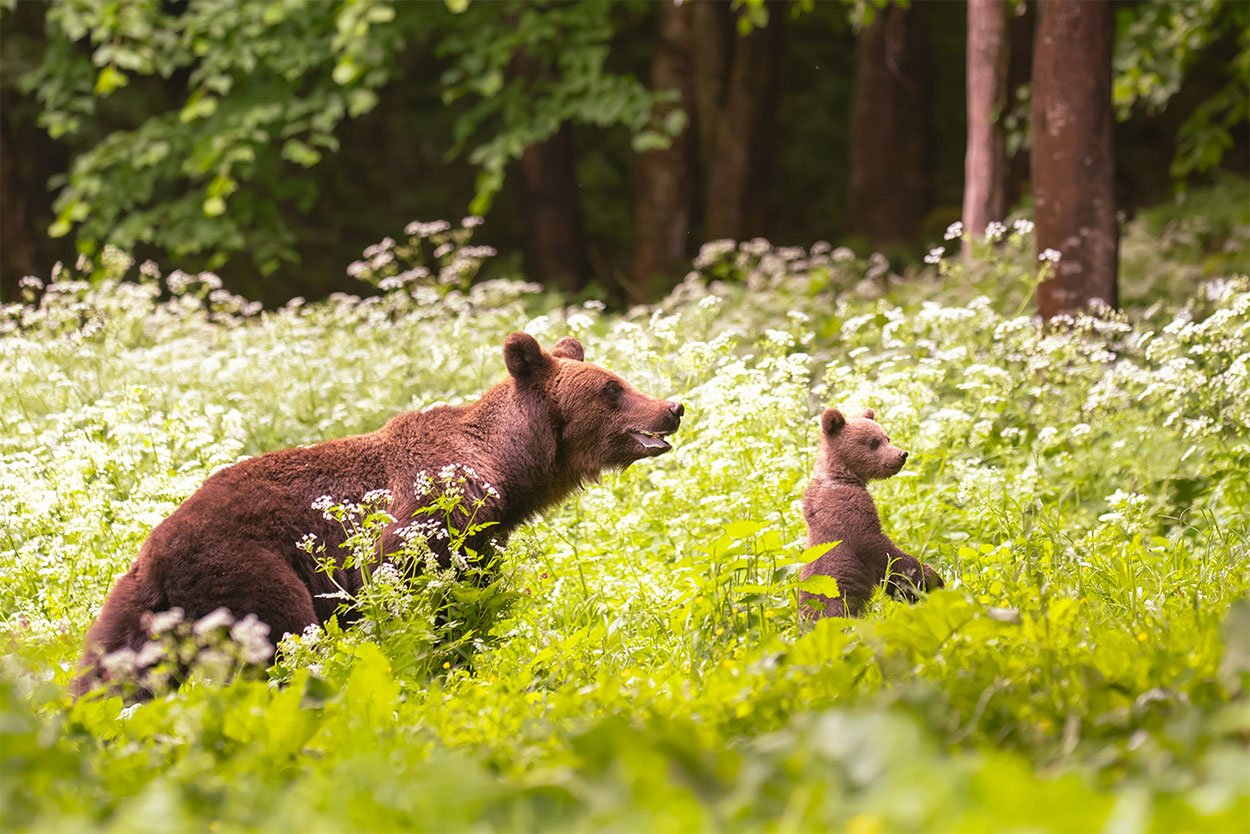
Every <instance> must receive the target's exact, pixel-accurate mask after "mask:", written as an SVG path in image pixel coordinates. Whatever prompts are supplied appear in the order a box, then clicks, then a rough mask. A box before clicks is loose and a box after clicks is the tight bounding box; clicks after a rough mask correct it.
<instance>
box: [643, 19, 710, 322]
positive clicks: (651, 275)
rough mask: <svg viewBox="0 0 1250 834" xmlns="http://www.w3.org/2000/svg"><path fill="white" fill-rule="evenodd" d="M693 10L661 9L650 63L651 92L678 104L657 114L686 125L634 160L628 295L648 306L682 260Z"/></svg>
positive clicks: (689, 161) (690, 161) (689, 193)
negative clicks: (681, 116) (682, 117)
mask: <svg viewBox="0 0 1250 834" xmlns="http://www.w3.org/2000/svg"><path fill="white" fill-rule="evenodd" d="M693 22H694V9H693V7H692V4H690V3H685V4H682V5H680V6H679V5H677V4H676V3H672V2H669V3H665V4H664V5H663V6H662V7H661V9H660V40H659V43H658V44H657V46H656V50H655V55H654V56H653V57H652V59H651V89H652V90H671V91H673V92H675V93H676V94H677V100H676V101H675V102H674V103H673V104H671V105H667V106H666V107H665V108H664V109H663V110H661V111H660V113H659V114H658V117H659V118H661V119H663V118H665V117H667V116H668V114H669V113H671V112H673V111H674V110H677V109H680V110H684V111H685V113H686V115H687V116H688V117H689V118H690V123H688V124H687V125H686V129H685V130H683V131H682V132H681V134H680V135H678V136H674V137H673V140H672V143H671V144H670V145H669V146H668V147H667V148H664V149H661V150H652V151H646V152H645V153H643V154H642V155H641V156H640V157H639V160H638V179H637V192H636V197H635V200H634V261H633V267H632V269H631V270H630V275H631V279H632V280H631V284H632V286H631V287H630V295H631V297H632V300H634V301H640V302H641V301H650V300H653V299H654V298H655V297H657V296H658V295H660V293H662V292H663V291H664V290H666V289H668V288H669V287H671V286H672V285H673V280H672V279H673V278H674V277H675V273H676V271H677V268H678V265H679V264H680V263H681V262H682V261H683V260H684V259H685V257H686V252H687V245H688V239H689V237H690V215H691V209H692V205H691V201H692V198H693V196H694V168H695V159H696V154H695V137H696V129H695V124H694V119H695V113H696V109H697V108H696V104H695V91H694V73H693V66H692V64H693V60H694V56H693V54H692V46H693V33H692V30H693Z"/></svg>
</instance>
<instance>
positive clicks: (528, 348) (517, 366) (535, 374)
mask: <svg viewBox="0 0 1250 834" xmlns="http://www.w3.org/2000/svg"><path fill="white" fill-rule="evenodd" d="M503 363H504V364H505V365H507V366H508V373H510V374H512V378H513V379H515V380H517V381H518V382H530V381H532V380H535V379H538V378H539V377H540V376H542V375H543V374H545V373H546V372H547V370H548V369H549V368H550V367H551V357H550V356H548V355H547V353H546V352H545V351H543V349H542V346H541V345H540V344H538V340H537V339H535V338H534V337H533V336H531V335H530V334H528V333H519V332H518V333H513V334H512V335H511V336H509V337H508V338H507V339H505V340H504V343H503Z"/></svg>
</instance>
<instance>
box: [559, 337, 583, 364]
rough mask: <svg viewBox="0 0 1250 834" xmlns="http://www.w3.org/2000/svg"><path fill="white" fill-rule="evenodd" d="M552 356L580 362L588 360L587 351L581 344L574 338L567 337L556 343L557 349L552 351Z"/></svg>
mask: <svg viewBox="0 0 1250 834" xmlns="http://www.w3.org/2000/svg"><path fill="white" fill-rule="evenodd" d="M551 355H552V356H554V357H556V358H557V359H576V360H577V361H578V362H581V361H582V360H583V359H585V358H586V350H585V348H583V347H582V343H581V342H579V341H577V340H576V339H574V338H573V337H572V336H565V337H564V338H563V339H561V340H560V341H558V342H556V344H555V347H553V348H552V349H551Z"/></svg>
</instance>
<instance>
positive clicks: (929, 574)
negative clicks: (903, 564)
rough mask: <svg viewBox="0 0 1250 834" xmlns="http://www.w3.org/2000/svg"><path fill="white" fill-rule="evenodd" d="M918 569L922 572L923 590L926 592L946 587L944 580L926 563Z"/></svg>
mask: <svg viewBox="0 0 1250 834" xmlns="http://www.w3.org/2000/svg"><path fill="white" fill-rule="evenodd" d="M920 567H921V569H922V570H923V571H924V589H925V590H926V591H936V590H937V589H938V588H945V587H946V580H944V579H942V575H941V574H940V573H938V572H937V571H935V570H934V569H933V568H932V567H931V566H930V565H929V564H928V563H927V562H926V563H925V564H923V565H921V566H920Z"/></svg>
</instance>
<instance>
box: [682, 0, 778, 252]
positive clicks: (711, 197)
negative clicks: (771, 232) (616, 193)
mask: <svg viewBox="0 0 1250 834" xmlns="http://www.w3.org/2000/svg"><path fill="white" fill-rule="evenodd" d="M694 6H695V9H694V27H695V63H696V76H697V80H696V90H695V97H696V100H697V102H698V113H699V132H700V146H701V148H702V151H703V170H704V175H705V178H706V191H705V194H706V202H705V217H704V236H705V237H706V238H708V239H709V240H711V239H716V238H733V239H740V238H743V237H747V236H750V235H753V234H763V233H764V232H765V231H766V229H765V228H764V226H765V223H766V221H767V216H766V215H767V212H766V206H767V195H768V190H769V182H768V180H769V177H768V174H769V162H770V160H769V156H770V154H771V150H772V138H773V135H774V133H775V132H776V98H777V84H778V79H779V73H780V59H781V52H782V42H783V38H784V33H785V15H786V3H785V0H767V2H766V3H765V8H767V10H768V25H767V26H766V27H764V28H762V29H753V30H751V32H750V33H749V34H747V35H745V36H744V35H739V34H738V33H737V29H736V18H735V17H734V14H733V11H732V9H731V7H730V5H729V3H728V2H727V0H715V2H700V3H695V4H694Z"/></svg>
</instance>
